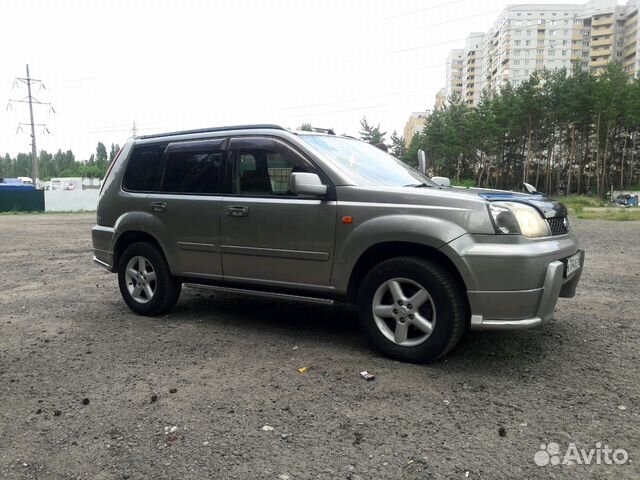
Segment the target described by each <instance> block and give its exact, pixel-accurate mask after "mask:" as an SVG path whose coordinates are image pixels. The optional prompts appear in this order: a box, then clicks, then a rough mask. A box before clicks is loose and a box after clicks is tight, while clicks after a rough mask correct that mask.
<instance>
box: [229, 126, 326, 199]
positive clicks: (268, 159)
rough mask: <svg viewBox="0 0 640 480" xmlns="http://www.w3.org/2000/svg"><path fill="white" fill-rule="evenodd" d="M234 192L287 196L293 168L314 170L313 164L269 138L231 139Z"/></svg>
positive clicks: (296, 169)
mask: <svg viewBox="0 0 640 480" xmlns="http://www.w3.org/2000/svg"><path fill="white" fill-rule="evenodd" d="M231 149H232V150H233V151H234V154H235V155H234V158H235V162H234V168H233V179H232V185H233V193H236V194H241V195H256V196H286V195H293V194H292V193H291V174H292V173H293V172H313V173H317V172H316V169H315V167H314V166H313V165H312V164H311V163H310V162H309V161H308V160H306V159H305V158H303V157H302V156H300V155H298V154H297V153H296V152H295V151H293V150H292V149H290V148H288V147H287V146H285V145H283V144H280V143H279V142H277V141H275V140H271V139H262V138H256V139H248V138H243V139H234V140H232V143H231Z"/></svg>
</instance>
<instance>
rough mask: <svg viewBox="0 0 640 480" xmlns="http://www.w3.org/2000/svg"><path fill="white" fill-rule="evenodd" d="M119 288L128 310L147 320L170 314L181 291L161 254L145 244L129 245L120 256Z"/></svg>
mask: <svg viewBox="0 0 640 480" xmlns="http://www.w3.org/2000/svg"><path fill="white" fill-rule="evenodd" d="M143 265H144V267H143ZM136 272H137V274H136ZM118 285H119V287H120V293H121V294H122V298H123V299H124V301H125V302H126V304H127V305H128V306H129V308H130V309H131V310H133V311H134V312H135V313H137V314H138V315H147V316H155V315H161V314H163V313H166V312H168V311H169V310H171V308H172V307H173V306H174V305H175V304H176V302H177V301H178V298H179V297H180V291H181V290H182V284H181V283H180V282H178V281H177V280H176V279H175V277H173V275H171V271H170V270H169V266H168V265H167V261H166V260H165V258H164V255H163V254H162V252H161V251H160V250H159V249H158V247H156V246H155V245H154V244H151V243H148V242H137V243H132V244H131V245H129V246H128V247H127V248H126V249H125V251H124V252H123V253H122V255H121V256H120V260H119V262H118ZM147 287H148V288H147Z"/></svg>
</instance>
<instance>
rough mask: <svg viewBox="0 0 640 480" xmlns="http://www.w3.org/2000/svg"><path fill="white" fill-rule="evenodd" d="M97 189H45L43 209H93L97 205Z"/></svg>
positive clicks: (67, 210)
mask: <svg viewBox="0 0 640 480" xmlns="http://www.w3.org/2000/svg"><path fill="white" fill-rule="evenodd" d="M98 193H99V192H98V190H71V191H65V190H60V191H55V190H52V191H45V192H44V209H45V210H46V211H47V212H78V211H80V210H90V211H94V210H95V209H96V207H97V205H98Z"/></svg>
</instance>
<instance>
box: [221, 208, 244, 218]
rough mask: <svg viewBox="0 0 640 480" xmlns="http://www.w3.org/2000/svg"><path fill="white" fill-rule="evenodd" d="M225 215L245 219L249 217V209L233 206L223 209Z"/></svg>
mask: <svg viewBox="0 0 640 480" xmlns="http://www.w3.org/2000/svg"><path fill="white" fill-rule="evenodd" d="M224 213H225V215H228V216H230V217H246V216H247V215H249V207H245V206H240V205H234V206H232V207H227V208H225V209H224Z"/></svg>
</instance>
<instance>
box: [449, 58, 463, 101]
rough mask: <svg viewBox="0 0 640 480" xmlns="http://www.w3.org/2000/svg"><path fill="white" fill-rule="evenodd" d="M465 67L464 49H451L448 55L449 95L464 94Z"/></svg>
mask: <svg viewBox="0 0 640 480" xmlns="http://www.w3.org/2000/svg"><path fill="white" fill-rule="evenodd" d="M463 67H464V50H463V49H462V48H457V49H455V50H451V53H449V56H448V57H447V86H446V87H445V88H446V89H447V97H453V96H461V95H462V86H463V83H462V69H463Z"/></svg>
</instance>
